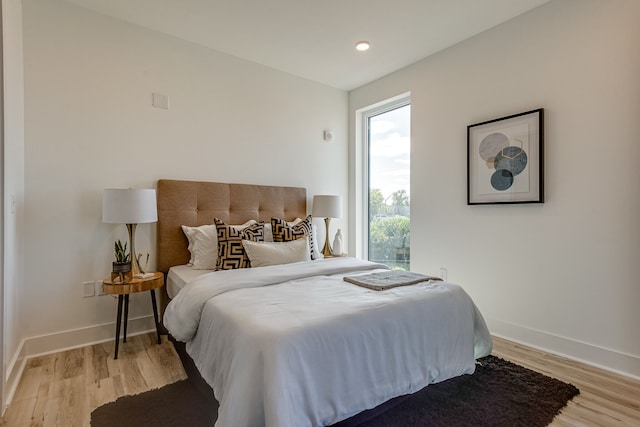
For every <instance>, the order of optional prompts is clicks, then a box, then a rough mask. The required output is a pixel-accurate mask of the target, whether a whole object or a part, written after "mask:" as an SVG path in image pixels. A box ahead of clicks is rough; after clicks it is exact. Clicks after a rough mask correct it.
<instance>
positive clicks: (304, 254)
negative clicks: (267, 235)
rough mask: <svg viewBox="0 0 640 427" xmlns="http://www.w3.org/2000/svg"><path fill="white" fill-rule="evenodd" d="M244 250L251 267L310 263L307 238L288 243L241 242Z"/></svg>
mask: <svg viewBox="0 0 640 427" xmlns="http://www.w3.org/2000/svg"><path fill="white" fill-rule="evenodd" d="M242 245H243V246H244V250H245V252H246V253H247V256H248V257H249V261H251V267H265V266H267V265H277V264H289V263H292V262H301V261H310V260H311V256H310V254H309V237H307V236H305V237H303V238H302V239H297V240H292V241H290V242H282V243H276V242H252V241H250V240H242Z"/></svg>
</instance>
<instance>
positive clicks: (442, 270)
mask: <svg viewBox="0 0 640 427" xmlns="http://www.w3.org/2000/svg"><path fill="white" fill-rule="evenodd" d="M440 278H441V279H442V280H444V281H445V282H446V280H447V269H446V268H444V267H440Z"/></svg>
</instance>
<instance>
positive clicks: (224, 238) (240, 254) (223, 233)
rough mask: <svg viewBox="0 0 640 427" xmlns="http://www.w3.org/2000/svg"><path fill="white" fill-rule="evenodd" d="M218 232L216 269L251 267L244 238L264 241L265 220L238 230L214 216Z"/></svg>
mask: <svg viewBox="0 0 640 427" xmlns="http://www.w3.org/2000/svg"><path fill="white" fill-rule="evenodd" d="M213 222H214V224H215V225H216V230H217V232H218V261H217V262H216V270H232V269H235V268H249V267H251V262H250V261H249V258H248V257H247V253H246V252H245V251H244V247H243V246H242V239H246V240H252V241H254V242H262V241H264V221H261V222H258V223H256V224H253V225H250V226H249V227H247V228H245V229H243V230H238V229H236V228H234V227H232V226H230V225H226V224H225V223H224V222H222V221H221V220H219V219H218V218H214V220H213Z"/></svg>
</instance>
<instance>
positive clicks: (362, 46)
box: [356, 40, 369, 51]
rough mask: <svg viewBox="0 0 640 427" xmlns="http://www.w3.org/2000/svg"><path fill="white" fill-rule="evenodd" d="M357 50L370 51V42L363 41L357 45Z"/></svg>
mask: <svg viewBox="0 0 640 427" xmlns="http://www.w3.org/2000/svg"><path fill="white" fill-rule="evenodd" d="M356 49H358V50H359V51H365V50H367V49H369V42H368V41H364V40H363V41H361V42H358V43H356Z"/></svg>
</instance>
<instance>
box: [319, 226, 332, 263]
mask: <svg viewBox="0 0 640 427" xmlns="http://www.w3.org/2000/svg"><path fill="white" fill-rule="evenodd" d="M329 222H331V218H325V219H324V223H325V225H326V227H327V232H326V234H325V236H324V248H322V255H324V256H326V257H330V256H333V251H332V250H331V246H329Z"/></svg>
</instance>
